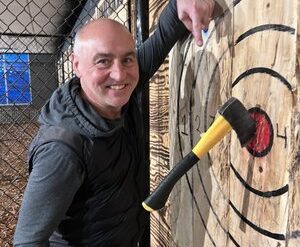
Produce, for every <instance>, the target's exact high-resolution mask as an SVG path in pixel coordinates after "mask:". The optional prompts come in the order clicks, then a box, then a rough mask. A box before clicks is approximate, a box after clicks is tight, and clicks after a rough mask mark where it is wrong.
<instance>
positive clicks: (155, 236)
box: [149, 0, 171, 247]
mask: <svg viewBox="0 0 300 247" xmlns="http://www.w3.org/2000/svg"><path fill="white" fill-rule="evenodd" d="M166 3H167V1H165V0H164V1H158V0H151V1H149V19H150V20H149V27H150V32H152V31H153V30H154V28H155V26H156V24H157V20H158V19H157V18H158V16H159V15H160V13H161V11H162V9H163V8H164V6H165V5H166ZM168 64H169V63H168V59H166V61H165V63H164V64H163V65H162V66H161V67H160V68H159V70H158V72H157V73H156V74H155V75H154V76H153V78H152V79H151V82H150V93H149V94H150V96H149V97H150V190H151V191H153V190H154V188H156V187H157V185H158V184H159V183H160V182H161V181H162V179H163V177H164V176H165V175H166V174H167V173H168V171H169V151H168V150H169V138H168V133H169V132H168V131H169V130H168V121H169V116H168V110H169V108H168V105H169V93H168V91H169V77H168V69H169V65H168ZM170 239H171V237H170V232H169V210H168V207H166V208H164V209H163V210H161V211H159V212H154V213H152V214H151V247H152V246H153V247H156V246H157V247H160V246H169V242H170Z"/></svg>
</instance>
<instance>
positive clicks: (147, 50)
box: [138, 0, 188, 82]
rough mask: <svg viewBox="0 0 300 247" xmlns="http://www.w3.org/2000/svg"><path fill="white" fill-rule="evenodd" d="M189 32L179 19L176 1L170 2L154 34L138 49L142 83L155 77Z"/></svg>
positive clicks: (171, 0)
mask: <svg viewBox="0 0 300 247" xmlns="http://www.w3.org/2000/svg"><path fill="white" fill-rule="evenodd" d="M187 32H188V30H187V29H186V28H185V26H184V24H183V23H182V22H181V21H180V20H179V19H178V15H177V4H176V0H170V1H169V3H168V4H167V6H166V7H165V8H164V10H163V11H162V13H161V15H160V17H159V20H158V25H157V27H156V28H155V31H154V33H153V34H152V35H151V36H150V37H149V38H148V39H147V40H146V41H145V42H144V43H143V44H142V45H141V46H140V47H139V48H138V61H139V66H140V76H141V77H140V82H146V81H148V80H149V79H150V78H151V77H152V76H153V74H154V73H155V72H156V71H157V70H158V68H159V66H160V65H161V64H162V63H163V61H164V60H165V58H166V56H167V55H168V53H169V52H170V50H171V49H172V47H173V46H174V45H175V43H176V42H177V41H178V40H179V39H181V38H183V36H184V35H185V34H186V33H187Z"/></svg>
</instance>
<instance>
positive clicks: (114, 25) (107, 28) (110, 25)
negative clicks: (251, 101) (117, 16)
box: [73, 18, 134, 55]
mask: <svg viewBox="0 0 300 247" xmlns="http://www.w3.org/2000/svg"><path fill="white" fill-rule="evenodd" d="M108 35H117V36H119V35H122V36H126V37H127V38H128V39H129V40H131V41H132V42H133V43H134V40H133V37H132V35H131V33H130V32H129V30H128V29H127V28H126V27H125V26H124V25H122V24H121V23H119V22H117V21H115V20H112V19H108V18H101V19H97V20H93V21H90V22H88V23H87V24H85V25H84V26H82V27H81V28H80V29H79V30H78V32H77V33H76V36H75V40H74V49H73V51H74V54H76V55H79V54H80V52H81V51H82V48H83V46H84V43H85V42H86V41H90V40H95V39H99V38H100V39H101V37H103V38H106V37H107V36H108Z"/></svg>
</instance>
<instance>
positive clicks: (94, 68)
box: [73, 22, 139, 119]
mask: <svg viewBox="0 0 300 247" xmlns="http://www.w3.org/2000/svg"><path fill="white" fill-rule="evenodd" d="M106 24H107V25H104V24H103V23H100V24H99V25H98V23H97V22H95V23H93V24H92V25H91V27H88V28H87V29H86V30H85V32H83V34H82V35H81V37H80V51H79V52H78V53H79V54H74V56H73V67H74V70H75V73H76V75H77V76H78V77H79V78H80V83H81V88H82V95H83V97H85V98H86V99H87V100H88V101H89V102H90V103H91V104H92V105H93V107H94V108H95V109H96V110H97V112H98V113H99V114H100V115H102V116H103V117H106V118H110V119H114V118H118V117H120V114H121V110H122V107H123V106H124V105H125V104H126V103H127V102H128V100H129V98H130V96H131V94H132V92H133V90H134V88H135V87H136V85H137V82H138V79H139V74H138V64H137V59H136V52H135V45H134V41H133V39H132V37H131V35H130V33H129V32H128V31H127V30H125V29H124V27H121V26H118V25H116V24H115V23H113V24H111V23H106Z"/></svg>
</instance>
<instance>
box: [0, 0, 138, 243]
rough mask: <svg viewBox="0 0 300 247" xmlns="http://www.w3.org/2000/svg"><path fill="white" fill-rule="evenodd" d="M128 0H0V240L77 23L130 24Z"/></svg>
mask: <svg viewBox="0 0 300 247" xmlns="http://www.w3.org/2000/svg"><path fill="white" fill-rule="evenodd" d="M133 5H134V3H132V2H131V1H130V0H22V1H15V0H1V1H0V33H1V37H0V246H12V238H13V233H14V229H15V224H16V221H17V217H18V210H19V207H20V204H21V200H22V196H23V191H24V188H25V186H26V182H27V176H28V171H27V163H26V155H27V149H28V145H29V144H30V142H31V140H32V138H33V137H34V135H35V133H36V132H37V129H38V124H37V121H36V120H37V117H38V114H39V110H40V108H41V107H42V106H43V104H44V103H45V101H46V100H47V99H48V98H49V97H50V95H51V94H52V92H53V91H54V90H55V89H56V88H57V87H58V86H59V85H60V84H61V83H64V82H65V81H66V80H68V79H70V78H71V77H72V76H73V70H72V64H71V62H70V60H69V55H70V53H71V51H72V43H73V38H74V35H75V33H76V31H77V30H78V28H80V26H82V24H84V23H86V22H87V21H89V20H91V19H95V18H101V17H110V18H113V19H116V20H118V21H120V22H121V23H123V24H125V25H126V26H128V27H129V28H132V25H131V23H132V21H134V20H133V19H132V18H131V16H133V15H132V14H131V12H132V10H133Z"/></svg>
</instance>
